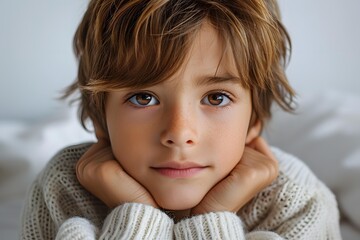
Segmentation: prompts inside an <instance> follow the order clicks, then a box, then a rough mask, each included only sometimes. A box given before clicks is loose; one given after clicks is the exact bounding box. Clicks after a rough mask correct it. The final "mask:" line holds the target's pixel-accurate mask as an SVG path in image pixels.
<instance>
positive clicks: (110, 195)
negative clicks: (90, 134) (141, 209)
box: [76, 131, 157, 208]
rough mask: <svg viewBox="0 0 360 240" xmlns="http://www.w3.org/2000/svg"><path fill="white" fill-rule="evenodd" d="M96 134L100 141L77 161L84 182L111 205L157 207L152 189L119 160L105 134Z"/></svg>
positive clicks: (78, 176) (90, 189)
mask: <svg viewBox="0 0 360 240" xmlns="http://www.w3.org/2000/svg"><path fill="white" fill-rule="evenodd" d="M96 136H97V137H98V139H99V140H98V142H97V143H95V144H93V145H92V146H91V147H90V148H89V150H88V151H87V152H86V153H85V154H84V155H83V156H82V157H81V158H80V159H79V161H78V162H77V164H76V176H77V178H78V180H79V182H80V184H81V185H82V186H83V187H84V188H85V189H87V190H88V191H89V192H91V193H92V194H93V195H95V196H96V197H97V198H99V199H100V200H101V201H103V202H104V203H105V204H106V205H107V206H108V207H110V208H113V207H116V206H118V205H120V204H123V203H125V202H137V203H143V204H147V205H152V206H153V207H157V204H156V202H155V201H154V200H153V198H152V196H151V195H150V193H149V192H148V191H147V190H146V189H145V188H144V187H143V186H142V185H141V184H140V183H138V182H137V181H136V180H135V179H133V178H132V177H131V176H129V175H128V174H127V173H126V172H125V171H124V170H123V169H122V167H121V166H120V164H119V162H118V161H116V160H115V157H114V156H113V153H112V149H111V147H110V144H109V143H108V141H107V140H106V138H105V135H104V134H101V133H99V131H97V133H96Z"/></svg>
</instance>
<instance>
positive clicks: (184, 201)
mask: <svg viewBox="0 0 360 240" xmlns="http://www.w3.org/2000/svg"><path fill="white" fill-rule="evenodd" d="M205 194H206V193H204V194H199V193H198V194H190V193H187V194H183V193H176V194H175V193H169V194H168V195H166V196H161V195H155V196H157V197H154V199H155V201H156V203H157V204H158V205H159V206H160V207H161V208H163V209H167V210H186V209H191V208H193V207H195V206H196V205H198V204H199V203H200V202H201V200H202V199H203V198H204V196H205Z"/></svg>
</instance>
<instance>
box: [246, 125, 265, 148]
mask: <svg viewBox="0 0 360 240" xmlns="http://www.w3.org/2000/svg"><path fill="white" fill-rule="evenodd" d="M261 127H262V124H261V121H260V120H256V122H255V123H254V124H253V125H252V126H251V127H250V128H249V130H248V133H247V136H246V140H245V143H246V144H249V143H251V142H252V140H254V139H255V138H256V137H258V136H259V135H260V132H261Z"/></svg>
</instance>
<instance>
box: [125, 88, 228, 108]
mask: <svg viewBox="0 0 360 240" xmlns="http://www.w3.org/2000/svg"><path fill="white" fill-rule="evenodd" d="M140 95H148V96H150V97H151V100H150V103H151V102H152V101H154V100H155V101H156V103H155V104H152V105H142V104H138V103H134V102H132V99H134V98H135V97H138V96H140ZM154 95H155V94H153V93H149V92H138V93H132V94H130V97H127V98H126V101H125V102H127V103H129V104H131V105H132V106H133V107H137V108H146V107H151V106H154V105H158V104H159V103H160V101H159V100H158V98H157V97H155V96H154ZM210 95H221V96H225V98H226V99H228V101H229V103H227V104H225V105H222V106H220V104H221V103H222V102H221V103H220V104H219V105H212V104H205V105H208V106H212V107H217V108H222V107H228V105H229V104H230V103H231V102H233V99H232V97H231V96H230V94H229V93H227V92H226V91H225V90H216V91H212V92H209V93H207V94H206V95H205V96H204V97H202V98H201V103H204V101H205V100H206V99H207V98H208V97H209V96H210ZM135 101H137V100H136V99H135ZM207 101H208V102H209V100H208V99H207Z"/></svg>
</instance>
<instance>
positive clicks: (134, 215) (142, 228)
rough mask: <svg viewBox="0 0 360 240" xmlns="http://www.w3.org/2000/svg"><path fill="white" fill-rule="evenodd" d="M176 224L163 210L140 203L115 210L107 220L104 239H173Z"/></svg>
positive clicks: (121, 206) (127, 204)
mask: <svg viewBox="0 0 360 240" xmlns="http://www.w3.org/2000/svg"><path fill="white" fill-rule="evenodd" d="M173 226H174V222H173V220H172V219H171V218H169V217H168V216H167V215H166V214H165V213H164V212H162V211H161V210H159V209H157V208H154V207H152V206H150V205H145V204H140V203H125V204H123V205H120V206H118V207H116V208H114V209H113V210H112V211H111V213H110V214H109V215H108V216H107V218H106V219H105V222H104V225H103V229H102V235H101V237H100V239H102V237H105V238H106V236H116V237H115V238H116V239H118V238H121V239H171V237H172V234H173V233H172V231H173Z"/></svg>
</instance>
